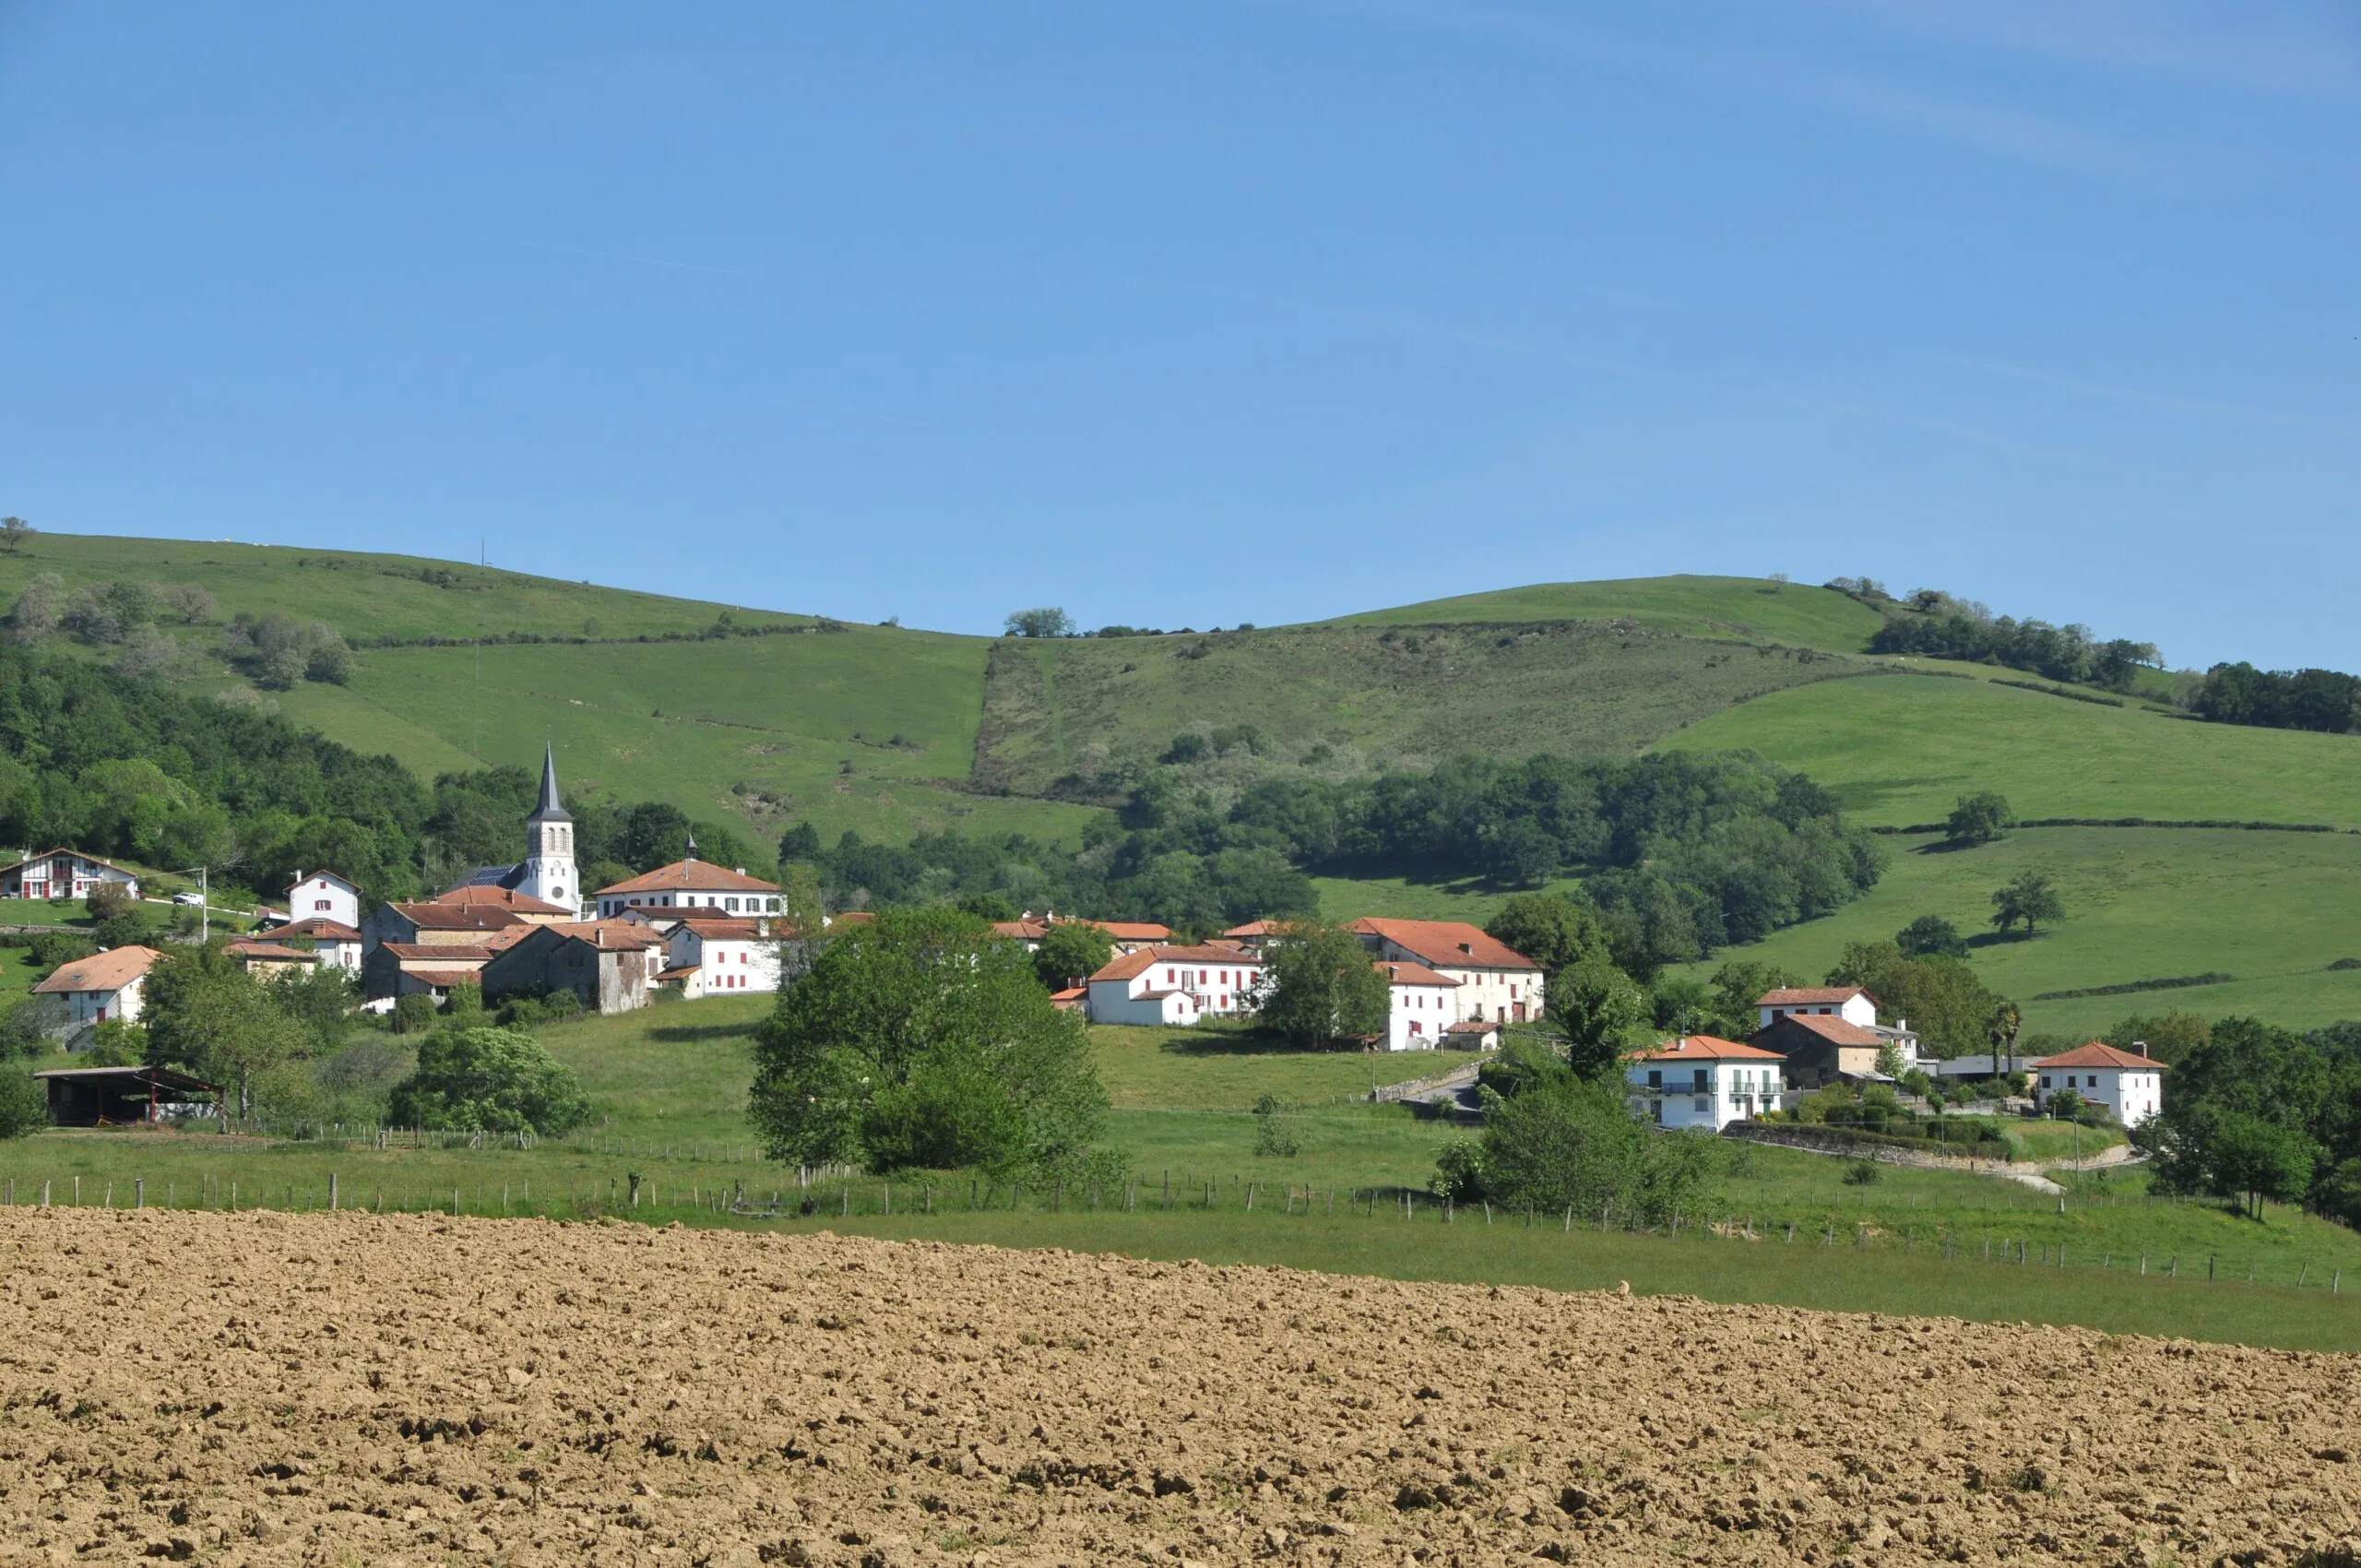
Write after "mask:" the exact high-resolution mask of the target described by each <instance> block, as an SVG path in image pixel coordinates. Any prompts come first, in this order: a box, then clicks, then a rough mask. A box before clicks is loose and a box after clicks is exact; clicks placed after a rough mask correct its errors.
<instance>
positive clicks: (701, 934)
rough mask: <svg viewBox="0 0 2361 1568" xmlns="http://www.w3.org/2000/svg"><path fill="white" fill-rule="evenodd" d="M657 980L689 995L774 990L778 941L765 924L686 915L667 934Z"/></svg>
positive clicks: (769, 923)
mask: <svg viewBox="0 0 2361 1568" xmlns="http://www.w3.org/2000/svg"><path fill="white" fill-rule="evenodd" d="M656 978H657V979H658V980H663V981H669V982H671V983H674V984H677V985H678V986H680V988H681V994H682V996H688V997H697V996H727V995H730V994H731V993H733V992H754V991H777V989H778V943H777V940H776V939H775V938H773V937H772V935H771V922H770V921H768V920H747V919H744V918H743V917H740V918H738V919H735V920H733V919H731V918H730V917H729V916H726V915H725V916H723V917H722V918H720V919H718V920H714V919H710V918H707V917H706V916H702V915H691V916H688V917H686V918H684V919H682V920H680V921H675V922H674V923H673V925H672V928H671V930H670V932H668V933H666V937H665V953H664V969H663V972H662V973H660V974H658V976H657V977H656Z"/></svg>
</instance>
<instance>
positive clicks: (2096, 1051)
mask: <svg viewBox="0 0 2361 1568" xmlns="http://www.w3.org/2000/svg"><path fill="white" fill-rule="evenodd" d="M2027 1065H2029V1066H2031V1067H2033V1068H2035V1070H2038V1069H2040V1068H2043V1067H2130V1068H2134V1069H2136V1070H2138V1071H2141V1072H2147V1073H2161V1072H2163V1071H2164V1070H2165V1064H2164V1063H2161V1062H2159V1061H2157V1060H2156V1059H2155V1058H2154V1057H2153V1056H2142V1055H2141V1054H2140V1053H2139V1052H2138V1051H2118V1050H2116V1048H2115V1047H2113V1046H2111V1045H2104V1044H2101V1043H2100V1042H2099V1041H2097V1040H2093V1041H2091V1043H2090V1044H2088V1045H2078V1046H2076V1047H2075V1048H2074V1049H2073V1050H2071V1051H2068V1052H2067V1053H2066V1054H2065V1055H2063V1056H2045V1057H2043V1058H2042V1059H2041V1060H2040V1061H2038V1062H2034V1063H2027Z"/></svg>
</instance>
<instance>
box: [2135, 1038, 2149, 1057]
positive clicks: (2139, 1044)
mask: <svg viewBox="0 0 2361 1568" xmlns="http://www.w3.org/2000/svg"><path fill="white" fill-rule="evenodd" d="M2131 1049H2132V1050H2134V1051H2138V1052H2139V1053H2140V1054H2141V1055H2142V1056H2145V1055H2147V1054H2148V1042H2147V1041H2146V1040H2144V1039H2135V1040H2133V1041H2132V1042H2131Z"/></svg>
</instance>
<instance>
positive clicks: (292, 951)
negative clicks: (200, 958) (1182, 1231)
mask: <svg viewBox="0 0 2361 1568" xmlns="http://www.w3.org/2000/svg"><path fill="white" fill-rule="evenodd" d="M230 951H231V952H232V953H235V954H236V955H237V956H239V957H241V958H260V959H262V960H263V961H264V962H265V963H272V964H316V963H318V962H319V961H320V956H319V955H318V954H317V953H307V952H305V951H304V950H303V949H302V948H301V947H290V946H287V945H286V944H283V943H278V942H266V941H264V940H262V939H261V938H259V937H253V936H242V937H239V938H237V939H236V940H235V941H233V942H231V944H230Z"/></svg>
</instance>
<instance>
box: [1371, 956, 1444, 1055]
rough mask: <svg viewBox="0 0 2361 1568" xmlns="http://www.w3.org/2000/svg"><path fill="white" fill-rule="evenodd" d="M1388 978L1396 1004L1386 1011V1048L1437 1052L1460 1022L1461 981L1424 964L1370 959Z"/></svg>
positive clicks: (1388, 985)
mask: <svg viewBox="0 0 2361 1568" xmlns="http://www.w3.org/2000/svg"><path fill="white" fill-rule="evenodd" d="M1370 968H1373V969H1375V970H1376V971H1377V972H1378V973H1379V974H1382V975H1383V976H1384V977H1385V984H1386V989H1387V990H1388V991H1390V992H1393V1002H1392V1004H1391V1005H1389V1006H1388V1007H1387V1008H1386V1011H1385V1049H1386V1050H1388V1051H1433V1050H1435V1049H1437V1048H1438V1047H1441V1046H1442V1045H1445V1044H1447V1043H1451V1042H1449V1041H1447V1040H1445V1039H1444V1038H1443V1037H1444V1035H1445V1034H1446V1033H1447V1032H1448V1031H1449V1030H1450V1029H1451V1028H1452V1027H1453V1025H1454V1024H1456V1023H1457V1022H1458V1021H1459V982H1458V981H1457V980H1453V979H1452V978H1451V977H1450V976H1449V975H1446V974H1443V973H1442V972H1441V971H1440V970H1436V969H1430V968H1427V966H1425V965H1424V964H1409V963H1400V962H1388V961H1387V960H1386V959H1383V958H1375V959H1372V960H1370Z"/></svg>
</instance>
